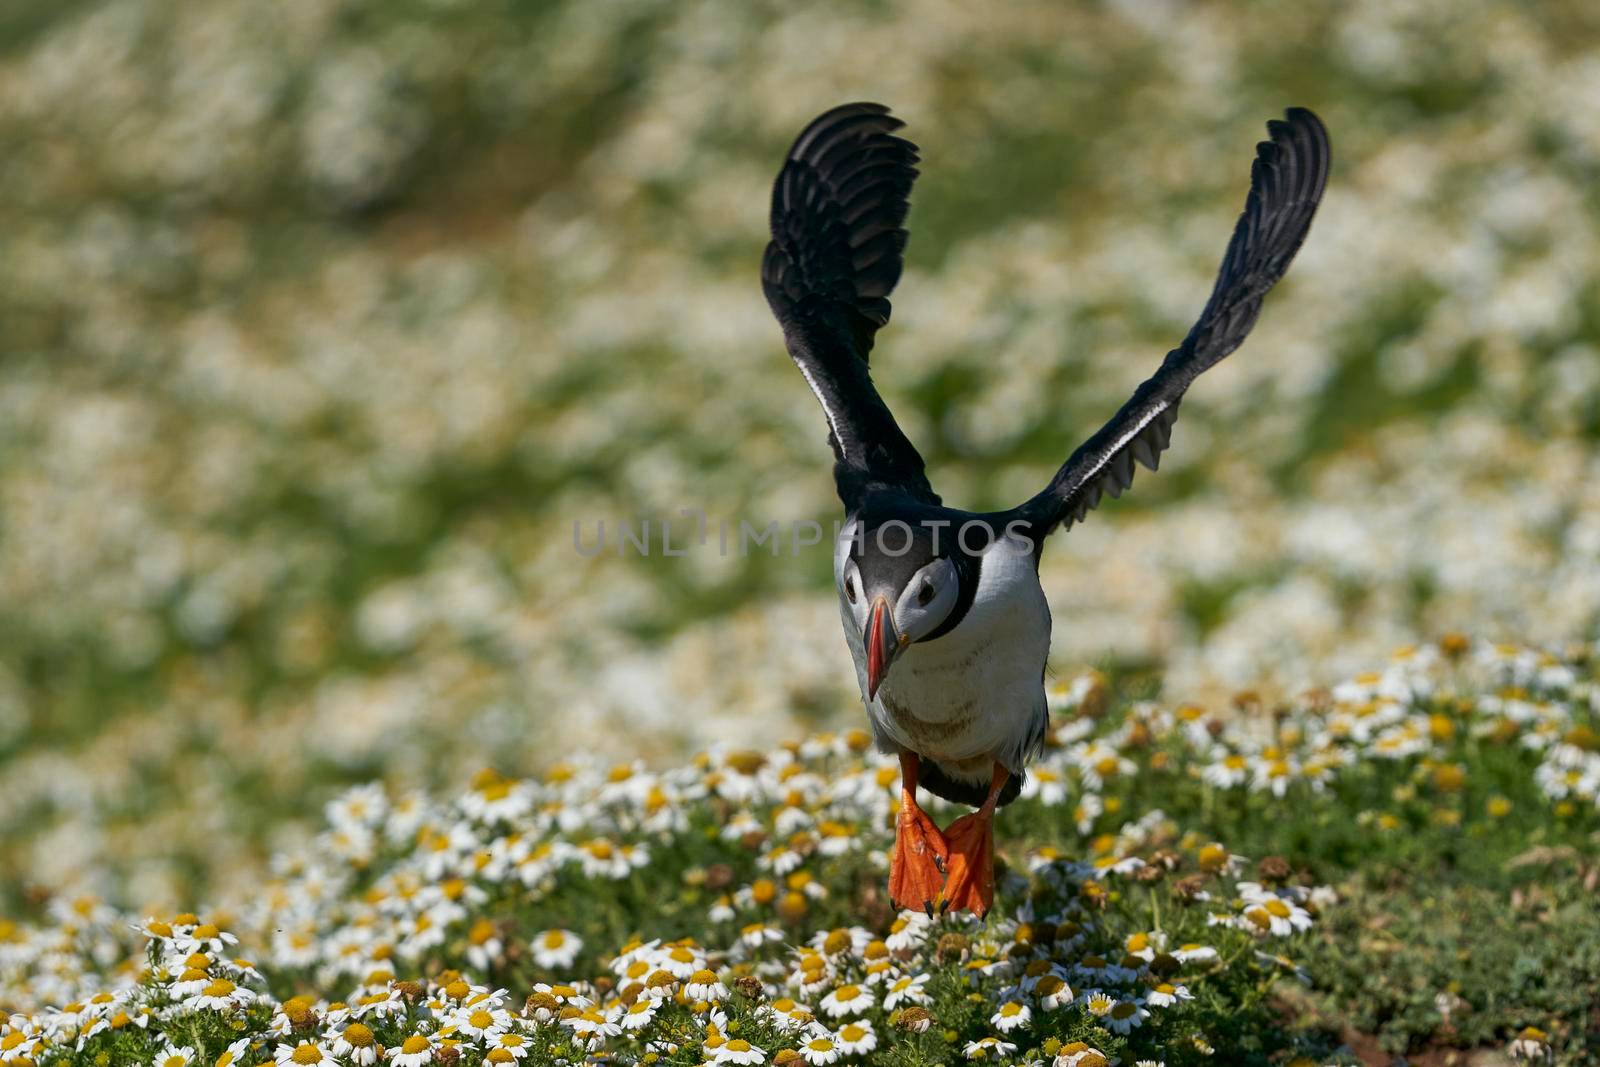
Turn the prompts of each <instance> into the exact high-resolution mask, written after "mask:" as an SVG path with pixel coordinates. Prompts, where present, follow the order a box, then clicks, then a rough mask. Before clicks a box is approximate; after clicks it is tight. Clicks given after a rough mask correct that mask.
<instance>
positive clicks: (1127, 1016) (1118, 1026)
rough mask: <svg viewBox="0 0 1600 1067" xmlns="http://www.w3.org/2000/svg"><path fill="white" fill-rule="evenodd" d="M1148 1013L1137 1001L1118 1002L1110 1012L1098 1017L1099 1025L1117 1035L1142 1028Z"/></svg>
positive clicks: (1148, 1016) (1148, 1015)
mask: <svg viewBox="0 0 1600 1067" xmlns="http://www.w3.org/2000/svg"><path fill="white" fill-rule="evenodd" d="M1148 1018H1150V1013H1149V1012H1148V1011H1146V1010H1145V1009H1144V1005H1143V1004H1140V1003H1139V1002H1138V1001H1137V1000H1119V1001H1118V1002H1117V1003H1116V1004H1115V1005H1114V1006H1113V1007H1112V1008H1111V1010H1110V1011H1108V1012H1106V1013H1105V1014H1104V1015H1102V1016H1101V1017H1100V1023H1101V1025H1102V1026H1105V1027H1107V1028H1109V1029H1111V1030H1115V1031H1116V1032H1117V1033H1119V1034H1125V1033H1127V1032H1128V1031H1130V1030H1133V1029H1136V1028H1137V1027H1140V1026H1143V1025H1144V1021H1145V1020H1146V1019H1148Z"/></svg>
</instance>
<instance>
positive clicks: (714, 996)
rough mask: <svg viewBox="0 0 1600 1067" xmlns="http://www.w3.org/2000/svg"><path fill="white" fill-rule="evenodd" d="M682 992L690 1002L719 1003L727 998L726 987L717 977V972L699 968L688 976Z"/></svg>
mask: <svg viewBox="0 0 1600 1067" xmlns="http://www.w3.org/2000/svg"><path fill="white" fill-rule="evenodd" d="M683 991H684V993H685V994H687V995H688V996H689V997H690V999H692V1000H708V1001H713V1002H715V1001H719V1000H725V999H727V996H728V987H727V986H725V985H723V984H722V980H721V979H719V978H718V977H717V972H716V971H712V970H708V969H706V968H701V969H700V970H698V971H695V972H694V973H693V974H691V975H690V976H689V980H688V982H686V983H684V987H683Z"/></svg>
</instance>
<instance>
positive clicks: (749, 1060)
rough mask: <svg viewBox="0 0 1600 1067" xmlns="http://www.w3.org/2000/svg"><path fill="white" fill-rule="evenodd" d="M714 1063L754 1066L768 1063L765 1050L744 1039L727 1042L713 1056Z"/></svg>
mask: <svg viewBox="0 0 1600 1067" xmlns="http://www.w3.org/2000/svg"><path fill="white" fill-rule="evenodd" d="M712 1062H713V1063H733V1064H753V1063H765V1062H767V1053H766V1050H765V1049H760V1048H757V1047H756V1046H754V1045H752V1044H751V1043H750V1042H748V1041H745V1040H744V1039H743V1038H734V1039H733V1040H732V1041H726V1042H724V1043H723V1044H722V1046H721V1047H720V1048H718V1049H717V1050H716V1052H715V1053H713V1054H712Z"/></svg>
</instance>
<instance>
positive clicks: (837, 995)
mask: <svg viewBox="0 0 1600 1067" xmlns="http://www.w3.org/2000/svg"><path fill="white" fill-rule="evenodd" d="M817 1006H818V1007H820V1008H821V1009H822V1010H823V1011H825V1012H827V1013H828V1014H829V1015H831V1016H833V1017H834V1018H835V1019H838V1018H840V1017H842V1016H845V1015H858V1014H860V1013H861V1012H864V1011H870V1010H871V1008H872V992H871V991H870V990H869V989H867V987H865V986H859V985H842V986H839V987H838V988H837V989H835V990H833V991H832V992H830V993H829V994H828V995H827V996H825V997H823V998H822V1000H821V1001H820V1002H819V1003H818V1005H817Z"/></svg>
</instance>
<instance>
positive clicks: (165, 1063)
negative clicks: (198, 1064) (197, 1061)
mask: <svg viewBox="0 0 1600 1067" xmlns="http://www.w3.org/2000/svg"><path fill="white" fill-rule="evenodd" d="M193 1059H194V1049H193V1048H191V1047H190V1046H188V1045H182V1046H179V1047H177V1048H174V1047H173V1046H171V1045H168V1046H167V1047H166V1048H164V1049H162V1050H161V1051H160V1052H158V1053H157V1054H156V1058H155V1059H154V1060H153V1061H152V1064H153V1067H189V1063H190V1062H191V1061H192V1060H193Z"/></svg>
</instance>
